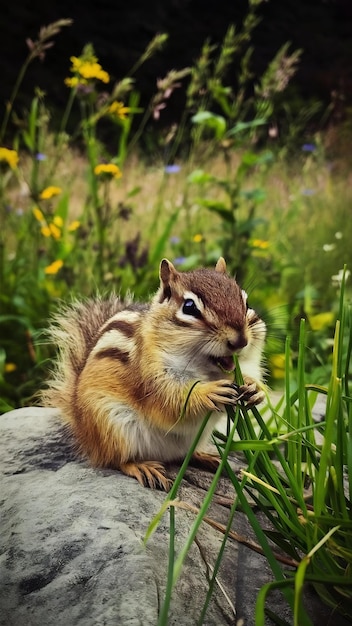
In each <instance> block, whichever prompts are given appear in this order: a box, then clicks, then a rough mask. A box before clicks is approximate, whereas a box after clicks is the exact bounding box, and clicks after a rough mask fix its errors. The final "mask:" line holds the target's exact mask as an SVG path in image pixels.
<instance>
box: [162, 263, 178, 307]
mask: <svg viewBox="0 0 352 626" xmlns="http://www.w3.org/2000/svg"><path fill="white" fill-rule="evenodd" d="M159 276H160V289H159V296H160V297H159V302H162V301H163V300H165V298H167V299H168V300H170V298H171V287H170V283H171V282H174V281H175V280H176V279H177V277H178V271H177V269H176V268H175V267H174V265H172V263H171V261H168V260H167V259H163V260H162V261H161V263H160V272H159Z"/></svg>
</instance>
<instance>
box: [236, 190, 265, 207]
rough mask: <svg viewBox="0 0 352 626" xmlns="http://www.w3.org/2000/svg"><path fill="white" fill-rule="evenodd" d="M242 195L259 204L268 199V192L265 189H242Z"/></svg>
mask: <svg viewBox="0 0 352 626" xmlns="http://www.w3.org/2000/svg"><path fill="white" fill-rule="evenodd" d="M240 196H242V198H245V199H246V200H253V201H254V202H256V203H258V204H259V203H260V202H263V201H264V200H265V199H266V197H267V193H266V191H264V189H248V190H242V191H240Z"/></svg>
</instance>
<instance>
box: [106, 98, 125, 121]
mask: <svg viewBox="0 0 352 626" xmlns="http://www.w3.org/2000/svg"><path fill="white" fill-rule="evenodd" d="M130 111H131V109H130V107H125V105H124V104H123V102H118V101H117V100H115V102H112V103H111V104H110V106H109V108H108V113H109V114H110V115H113V116H114V117H118V118H119V119H120V120H125V119H126V116H127V114H128V113H129V112H130Z"/></svg>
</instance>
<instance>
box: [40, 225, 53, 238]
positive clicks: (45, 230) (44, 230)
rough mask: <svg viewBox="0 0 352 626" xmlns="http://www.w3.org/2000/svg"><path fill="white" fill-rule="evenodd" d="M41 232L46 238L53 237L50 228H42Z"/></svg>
mask: <svg viewBox="0 0 352 626" xmlns="http://www.w3.org/2000/svg"><path fill="white" fill-rule="evenodd" d="M40 232H41V233H42V235H43V236H44V237H51V230H50V228H49V226H42V228H41V229H40Z"/></svg>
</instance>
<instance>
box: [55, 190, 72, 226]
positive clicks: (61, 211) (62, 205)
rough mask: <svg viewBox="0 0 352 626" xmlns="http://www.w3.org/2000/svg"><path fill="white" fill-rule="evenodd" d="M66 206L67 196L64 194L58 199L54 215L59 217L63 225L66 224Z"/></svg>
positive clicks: (67, 203) (66, 193)
mask: <svg viewBox="0 0 352 626" xmlns="http://www.w3.org/2000/svg"><path fill="white" fill-rule="evenodd" d="M68 205H69V194H68V192H65V193H64V194H63V195H62V196H61V197H60V199H59V201H58V203H57V206H56V211H55V215H56V216H58V217H61V219H62V221H63V223H64V224H65V223H66V220H67V215H68Z"/></svg>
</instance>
